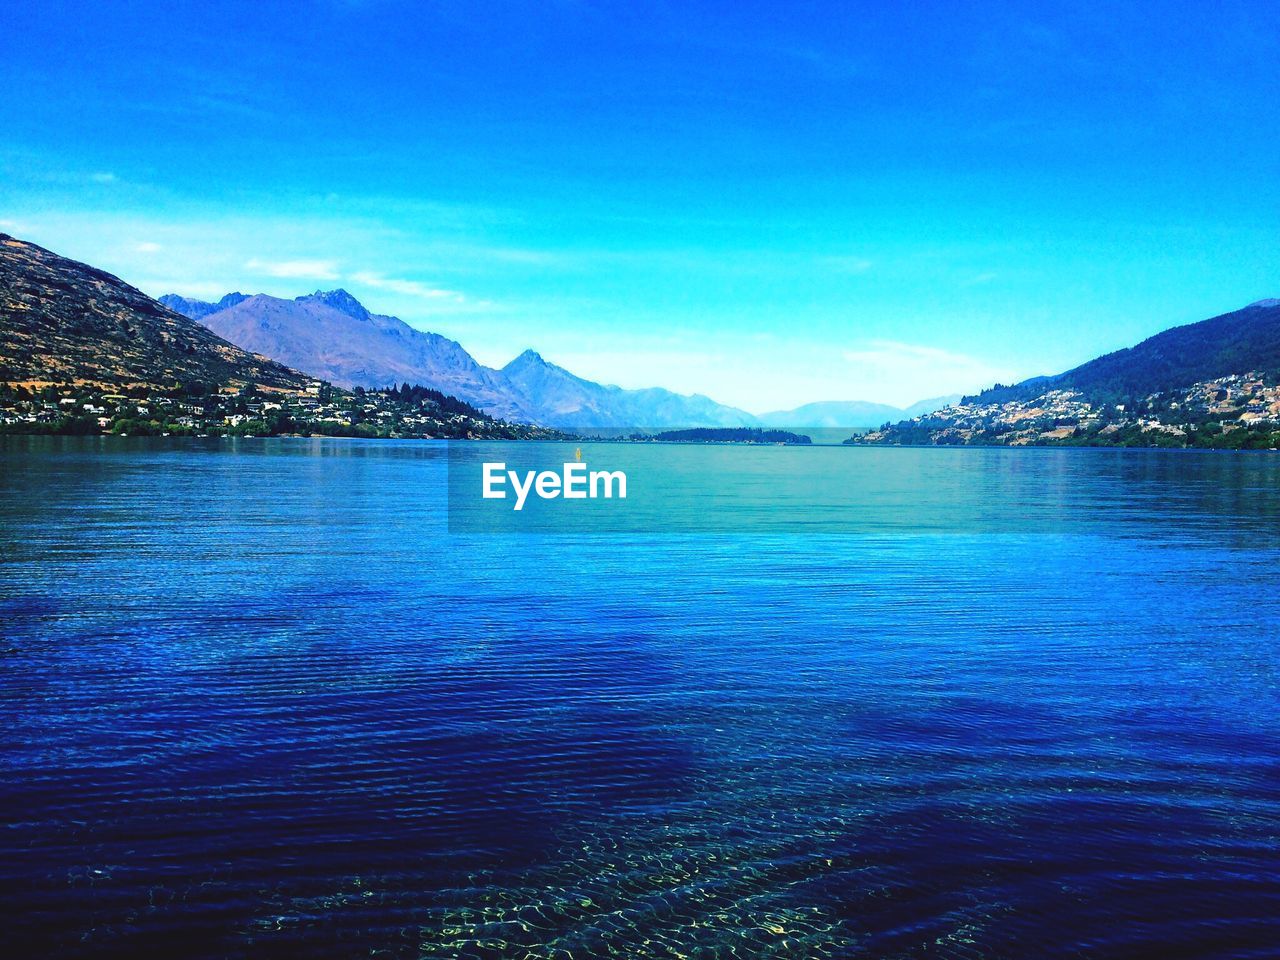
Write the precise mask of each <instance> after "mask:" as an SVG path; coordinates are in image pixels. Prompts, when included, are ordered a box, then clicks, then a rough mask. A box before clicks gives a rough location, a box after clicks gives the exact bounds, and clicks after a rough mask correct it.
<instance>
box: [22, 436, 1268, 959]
mask: <svg viewBox="0 0 1280 960" xmlns="http://www.w3.org/2000/svg"><path fill="white" fill-rule="evenodd" d="M574 452H575V451H574V448H573V447H572V445H570V446H568V447H565V446H563V445H558V444H497V443H484V444H482V443H477V444H461V445H455V448H454V451H453V453H452V454H450V452H449V450H448V449H447V447H446V445H445V444H437V443H429V442H394V441H389V442H362V441H334V440H287V439H282V440H266V441H263V440H241V441H227V440H221V441H220V440H207V441H201V440H163V439H156V440H142V439H137V440H131V439H115V438H88V439H71V438H66V439H63V438H50V439H39V438H31V439H28V438H7V439H5V438H0V676H2V677H3V681H2V683H3V686H2V688H0V727H2V729H3V730H4V732H5V735H4V740H3V744H2V745H0V760H2V761H3V763H2V769H3V782H2V784H0V817H2V818H3V821H4V826H5V829H4V830H3V831H2V832H0V910H2V911H3V912H4V914H5V924H4V935H5V940H6V943H7V950H8V951H9V952H10V955H12V956H28V955H30V956H55V955H57V956H113V955H118V956H128V957H139V956H150V955H161V956H173V957H239V956H245V957H250V956H252V957H263V956H269V957H293V956H297V957H307V956H350V957H355V956H387V957H495V958H496V957H561V958H570V957H573V958H593V957H605V956H612V955H617V956H644V957H661V956H671V957H676V956H682V957H699V958H711V957H726V958H728V957H735V958H746V957H756V956H778V957H784V956H785V957H869V958H870V957H874V958H881V957H911V958H915V957H920V958H926V957H927V958H935V957H939V958H977V957H983V958H1003V957H1008V958H1023V957H1084V956H1088V957H1137V956H1171V955H1175V953H1176V955H1177V956H1179V957H1258V958H1261V957H1273V956H1275V952H1276V945H1277V944H1280V849H1278V848H1280V658H1278V657H1277V652H1278V650H1280V621H1278V620H1277V619H1276V610H1277V609H1280V574H1278V571H1280V455H1272V454H1220V453H1200V452H1182V451H1136V450H1128V451H1124V450H1062V449H1058V450H1051V449H1023V450H991V449H988V450H983V449H868V448H842V447H821V446H815V447H810V448H804V447H767V448H765V447H761V448H755V447H726V446H681V447H671V446H664V445H650V444H645V445H617V444H611V445H591V446H590V447H589V448H588V450H587V459H588V460H589V461H591V462H607V464H608V465H609V467H610V469H625V470H626V471H627V475H628V480H629V483H630V489H629V492H628V499H627V500H625V501H622V500H615V501H607V502H592V503H588V504H586V506H593V509H595V513H590V514H588V513H572V512H569V511H566V510H562V511H561V512H560V513H559V514H549V513H547V512H546V510H542V511H541V512H539V510H531V511H530V516H529V518H528V520H527V521H526V520H522V519H517V517H523V514H520V515H516V514H515V513H514V511H509V512H506V513H503V514H502V515H501V516H497V515H496V514H493V513H491V512H484V511H485V510H487V507H488V506H491V504H484V503H481V502H480V501H479V500H478V499H477V498H478V493H476V494H474V495H471V494H468V492H467V491H468V489H471V488H470V487H469V486H465V485H464V486H461V487H460V486H459V481H458V478H460V477H464V478H465V477H466V476H468V474H466V470H467V469H470V468H473V467H475V466H476V465H477V464H479V463H482V462H487V461H491V460H501V461H503V462H507V463H510V464H520V463H527V464H529V465H530V466H532V465H535V464H539V463H549V462H550V463H559V462H562V461H564V460H568V459H573V456H574ZM450 478H453V479H452V482H451V479H450ZM466 483H467V484H470V481H466ZM502 506H503V508H504V510H506V509H507V508H506V506H505V505H502ZM559 506H560V507H571V506H573V507H576V506H577V505H570V504H566V503H564V502H561V503H560V504H559ZM494 517H497V519H494ZM584 517H589V518H590V519H586V520H584V519H583V518H584ZM522 524H523V525H522ZM451 531H452V532H451Z"/></svg>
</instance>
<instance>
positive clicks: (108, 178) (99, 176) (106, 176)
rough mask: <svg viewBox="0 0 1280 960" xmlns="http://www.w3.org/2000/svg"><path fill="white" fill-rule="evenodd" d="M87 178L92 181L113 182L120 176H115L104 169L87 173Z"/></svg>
mask: <svg viewBox="0 0 1280 960" xmlns="http://www.w3.org/2000/svg"><path fill="white" fill-rule="evenodd" d="M89 179H90V180H92V181H93V182H94V183H115V182H116V181H117V180H119V179H120V178H119V177H117V176H116V175H115V174H114V173H111V172H110V171H107V170H104V171H99V172H98V173H91V174H89Z"/></svg>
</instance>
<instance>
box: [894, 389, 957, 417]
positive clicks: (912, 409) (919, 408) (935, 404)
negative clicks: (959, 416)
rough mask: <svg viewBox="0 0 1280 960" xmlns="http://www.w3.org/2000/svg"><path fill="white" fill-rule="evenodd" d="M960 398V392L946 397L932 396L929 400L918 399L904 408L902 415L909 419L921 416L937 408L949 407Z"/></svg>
mask: <svg viewBox="0 0 1280 960" xmlns="http://www.w3.org/2000/svg"><path fill="white" fill-rule="evenodd" d="M959 399H960V394H958V393H952V394H948V395H947V396H945V397H930V398H929V399H928V400H918V401H916V402H915V403H913V404H912V405H911V406H909V407H907V408H906V409H904V410H903V411H902V415H903V416H904V417H905V418H907V419H910V418H911V417H919V416H922V415H924V414H926V413H933V411H935V410H941V409H942V408H943V407H948V406H950V405H951V404H953V403H955V402H956V401H957V400H959Z"/></svg>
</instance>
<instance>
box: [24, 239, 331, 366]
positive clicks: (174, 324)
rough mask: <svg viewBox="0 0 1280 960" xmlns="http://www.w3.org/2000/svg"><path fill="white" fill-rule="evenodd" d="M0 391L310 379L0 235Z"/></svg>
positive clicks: (101, 276) (94, 272)
mask: <svg viewBox="0 0 1280 960" xmlns="http://www.w3.org/2000/svg"><path fill="white" fill-rule="evenodd" d="M0 382H18V383H31V382H35V383H60V384H77V385H86V384H91V385H94V386H98V387H103V388H114V389H121V388H128V387H135V386H149V387H164V388H168V387H171V386H174V385H178V384H180V385H183V386H185V385H188V384H192V383H200V384H203V385H209V384H216V385H218V386H225V385H228V384H240V385H243V384H245V383H254V384H257V385H258V386H261V387H268V388H277V389H283V390H303V389H305V388H306V387H307V385H308V384H309V383H311V378H309V377H306V376H304V375H303V374H301V373H299V372H297V371H296V370H289V369H287V368H286V367H283V366H281V365H280V364H279V363H276V362H274V361H272V360H267V359H266V358H264V357H259V356H253V355H252V354H250V353H247V352H245V351H244V350H243V349H241V348H240V347H238V346H235V345H233V344H230V343H228V342H227V341H226V340H223V339H221V338H220V337H217V336H215V335H214V334H213V333H212V332H211V331H210V330H208V329H206V328H205V327H202V326H201V325H200V324H198V323H194V322H192V321H191V320H190V319H189V318H187V317H186V316H183V315H181V314H178V313H176V312H174V311H173V310H170V309H168V308H166V307H164V306H162V305H161V304H159V303H157V302H156V301H155V300H152V299H151V298H150V297H148V296H147V295H146V294H144V293H143V292H142V291H141V290H138V289H136V288H135V287H131V286H129V285H128V284H127V283H125V282H124V281H123V280H120V279H119V278H117V277H114V276H112V275H111V274H109V273H105V272H104V271H102V270H98V269H96V268H95V267H91V266H88V265H87V264H83V263H78V262H76V261H75V260H69V259H67V258H66V257H61V256H58V254H56V253H52V252H51V251H49V250H45V249H44V248H43V247H38V246H36V245H35V244H34V243H27V242H25V241H23V240H18V239H15V238H14V237H11V236H8V235H7V234H2V233H0Z"/></svg>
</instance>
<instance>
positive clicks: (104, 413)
mask: <svg viewBox="0 0 1280 960" xmlns="http://www.w3.org/2000/svg"><path fill="white" fill-rule="evenodd" d="M493 426H494V424H493V422H492V421H488V420H481V419H477V418H476V417H473V416H469V415H467V414H464V413H458V412H446V411H445V410H443V409H442V408H441V407H440V406H439V404H437V403H436V402H434V401H432V400H430V399H414V400H411V401H405V400H403V399H401V398H399V397H397V396H396V395H395V394H394V393H393V392H390V391H357V392H354V393H348V392H346V391H337V390H333V389H332V388H330V387H329V386H328V385H326V384H321V383H316V384H313V385H311V386H309V387H307V389H305V390H303V391H298V392H285V391H265V390H253V389H249V390H241V391H233V392H218V393H209V394H205V395H198V396H193V395H191V394H189V393H181V392H169V393H166V392H162V391H150V390H145V389H132V390H128V391H127V392H123V393H113V392H109V391H107V390H103V389H101V388H95V387H90V386H83V387H65V386H63V387H52V386H45V387H40V386H12V385H8V386H6V385H0V432H6V433H82V434H83V433H114V434H125V435H127V434H132V435H140V434H141V435H156V434H159V435H196V436H219V435H228V434H229V435H254V436H265V435H275V434H290V433H300V434H308V433H322V434H328V435H337V436H385V437H393V436H407V437H432V436H447V437H465V436H473V435H474V436H479V435H482V434H483V435H488V434H489V433H491V432H492V428H493ZM503 426H505V425H503Z"/></svg>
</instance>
